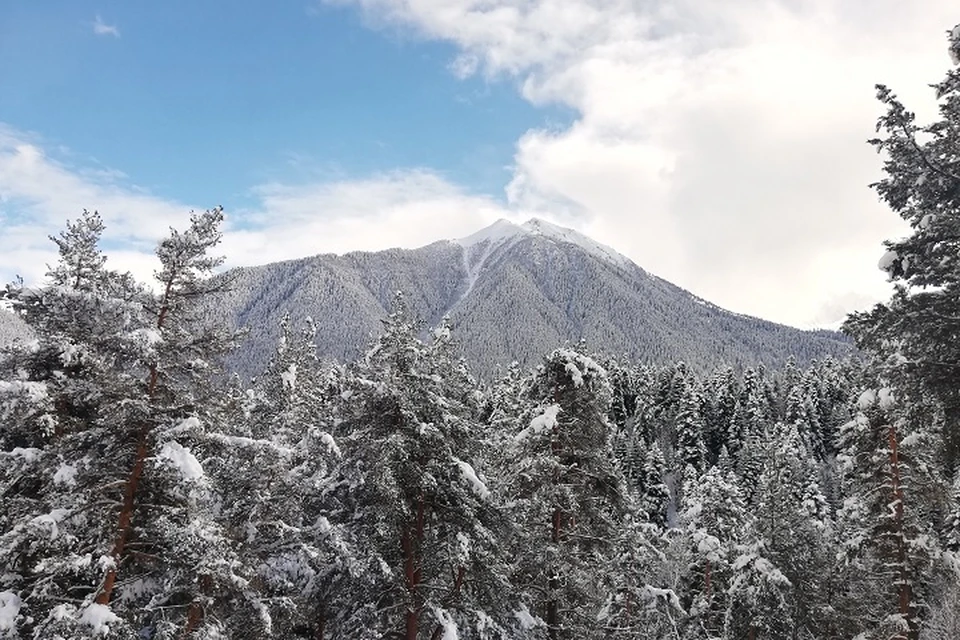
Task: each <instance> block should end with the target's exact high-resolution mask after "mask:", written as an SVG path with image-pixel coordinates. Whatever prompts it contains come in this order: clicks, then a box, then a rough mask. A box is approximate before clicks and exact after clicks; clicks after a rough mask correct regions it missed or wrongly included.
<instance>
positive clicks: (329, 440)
mask: <svg viewBox="0 0 960 640" xmlns="http://www.w3.org/2000/svg"><path fill="white" fill-rule="evenodd" d="M320 442H322V443H323V444H324V445H326V447H327V451H329V452H330V453H332V454H333V455H335V456H337V457H338V458H339V457H340V456H341V455H343V454H342V453H340V447H338V446H337V441H336V440H334V439H333V436H332V435H330V434H329V433H326V432H324V433H323V434H321V436H320Z"/></svg>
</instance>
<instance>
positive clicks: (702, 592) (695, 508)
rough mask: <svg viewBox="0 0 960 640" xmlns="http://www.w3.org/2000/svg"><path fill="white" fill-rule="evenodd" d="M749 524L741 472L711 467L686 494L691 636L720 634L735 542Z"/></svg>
mask: <svg viewBox="0 0 960 640" xmlns="http://www.w3.org/2000/svg"><path fill="white" fill-rule="evenodd" d="M748 524H749V516H748V514H747V511H746V505H745V502H744V498H743V494H742V492H741V491H740V488H739V487H738V486H737V483H736V478H735V477H734V476H733V475H731V474H725V473H724V472H722V471H721V469H720V468H719V467H718V466H714V467H711V468H710V469H708V470H707V471H706V472H705V473H704V474H703V475H702V476H701V477H700V478H699V479H698V480H697V481H696V482H694V483H691V485H690V488H689V489H688V491H687V493H686V494H685V495H684V497H683V503H682V508H681V510H680V514H679V526H680V528H681V531H682V532H683V535H682V537H680V539H679V540H678V542H682V543H683V544H685V545H687V546H688V547H689V552H688V555H689V563H688V566H687V567H685V568H684V573H685V576H684V580H685V583H686V586H685V589H684V591H685V598H684V607H685V608H686V609H687V610H688V611H689V619H688V620H687V623H686V629H685V636H686V637H687V638H691V639H692V638H702V637H716V636H718V635H719V634H720V632H721V631H722V629H723V619H724V612H725V611H726V606H727V602H726V591H727V589H728V587H729V585H730V580H731V565H732V563H733V560H734V558H733V555H734V553H735V546H736V544H737V542H738V541H740V540H741V539H742V538H743V536H744V534H745V532H746V530H747V527H748Z"/></svg>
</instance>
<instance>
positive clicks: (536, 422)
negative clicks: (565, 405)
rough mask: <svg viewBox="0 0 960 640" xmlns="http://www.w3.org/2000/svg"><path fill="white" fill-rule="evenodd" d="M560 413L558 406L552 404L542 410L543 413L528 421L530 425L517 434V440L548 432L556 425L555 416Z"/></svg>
mask: <svg viewBox="0 0 960 640" xmlns="http://www.w3.org/2000/svg"><path fill="white" fill-rule="evenodd" d="M558 413H560V405H558V404H552V405H550V406H548V407H546V408H545V409H544V410H543V413H542V414H540V415H539V416H537V417H536V418H534V419H533V420H531V421H530V425H529V426H528V427H527V428H526V429H524V430H523V431H521V432H520V433H518V434H517V438H516V439H517V440H518V441H519V440H523V439H524V438H526V437H528V436H531V435H537V434H540V433H543V432H544V431H550V430H551V429H553V428H554V427H555V426H556V425H557V414H558Z"/></svg>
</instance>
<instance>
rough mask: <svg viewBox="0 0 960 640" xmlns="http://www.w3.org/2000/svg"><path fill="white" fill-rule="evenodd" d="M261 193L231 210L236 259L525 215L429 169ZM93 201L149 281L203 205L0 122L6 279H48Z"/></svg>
mask: <svg viewBox="0 0 960 640" xmlns="http://www.w3.org/2000/svg"><path fill="white" fill-rule="evenodd" d="M253 194H254V195H255V196H256V200H257V205H256V206H255V207H254V208H253V209H252V210H250V211H227V216H228V217H227V227H226V233H225V234H224V242H223V246H222V247H221V249H222V251H223V253H224V254H225V255H226V256H227V258H228V264H229V265H230V266H240V265H253V264H263V263H265V262H269V261H275V260H284V259H288V258H295V257H302V256H306V255H313V254H317V253H325V252H333V253H343V252H346V251H350V250H378V249H384V248H389V247H398V246H400V247H414V246H420V245H424V244H427V243H429V242H433V241H435V240H438V239H442V238H454V237H461V236H465V235H468V234H470V233H472V232H473V231H476V230H477V229H479V228H480V227H483V226H485V225H488V224H490V223H492V222H493V221H494V220H496V219H497V218H499V217H504V216H507V217H510V216H512V215H515V214H513V213H511V212H508V211H506V210H504V209H503V208H502V207H501V206H499V205H498V204H497V203H496V202H494V201H492V200H491V199H489V198H486V197H483V196H476V195H471V194H468V193H465V192H463V191H462V190H461V189H459V188H457V187H456V186H454V185H452V184H450V183H449V182H447V181H446V180H444V179H443V178H442V177H441V176H439V175H438V174H436V173H433V172H430V171H426V170H410V171H403V172H395V173H390V174H384V175H379V176H373V177H370V178H368V179H366V180H356V181H350V180H341V181H331V182H310V183H304V184H299V185H290V184H281V183H270V184H265V185H261V186H258V187H256V188H255V189H254V190H253ZM210 204H212V203H208V204H207V206H210ZM83 208H88V209H91V210H92V209H96V210H98V211H99V212H100V214H101V216H102V217H103V219H104V223H105V225H106V232H105V234H104V241H105V242H104V245H105V247H106V249H107V253H108V255H109V261H110V262H109V263H110V266H112V267H114V268H118V269H122V270H130V271H132V272H133V273H134V274H136V275H137V276H138V277H140V278H141V279H144V280H148V279H149V278H150V277H151V275H152V273H153V271H154V269H155V268H156V266H157V262H156V259H155V257H154V256H153V248H154V245H155V243H156V241H157V240H159V239H160V238H162V237H163V236H164V235H165V234H166V232H167V230H168V228H169V227H170V226H175V227H182V226H183V225H185V224H186V223H187V220H188V213H189V211H190V209H191V208H193V209H199V208H202V207H196V206H194V207H190V206H188V205H187V204H183V203H178V202H171V201H168V200H165V199H162V198H158V197H156V196H152V195H150V194H149V193H145V192H144V191H143V190H142V189H140V188H137V187H136V186H135V185H131V184H130V183H129V182H127V181H125V176H123V174H122V173H120V172H117V171H112V170H109V169H106V170H104V169H97V170H95V171H91V170H88V169H85V168H83V167H77V166H72V165H70V164H67V163H65V162H64V161H63V160H61V159H58V158H55V157H53V156H52V155H51V154H50V153H48V152H47V151H46V150H45V148H44V145H43V144H42V141H40V140H38V139H37V138H36V137H35V136H30V135H28V134H25V133H23V132H19V131H16V130H14V129H11V128H4V127H2V126H0V228H2V229H3V233H2V234H0V284H2V283H4V282H7V281H9V280H11V279H12V278H13V277H14V276H15V275H21V276H23V277H24V279H25V280H27V281H28V282H35V281H37V280H39V279H40V278H42V276H43V274H44V272H45V271H46V265H47V264H52V263H53V262H54V261H55V259H56V251H55V247H54V245H53V243H52V242H50V241H49V240H48V238H47V236H48V235H50V234H56V233H58V232H59V230H60V229H61V228H62V227H63V225H64V222H65V221H66V220H68V219H74V218H76V217H77V216H78V214H79V213H80V211H81V210H82V209H83Z"/></svg>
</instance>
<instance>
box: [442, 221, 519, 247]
mask: <svg viewBox="0 0 960 640" xmlns="http://www.w3.org/2000/svg"><path fill="white" fill-rule="evenodd" d="M525 234H526V231H525V230H524V228H523V227H521V226H519V225H516V224H514V223H512V222H510V221H509V220H506V219H504V218H500V219H499V220H497V221H496V222H494V223H493V224H492V225H490V226H489V227H485V228H483V229H480V231H477V232H476V233H473V234H470V235H469V236H467V237H466V238H460V239H458V240H454V242H456V243H457V244H459V245H460V246H461V247H463V248H465V249H469V248H471V247H476V246H479V245H482V244H483V243H485V242H488V243H490V244H499V243H500V242H503V241H504V240H513V239H516V238H517V237H518V236H523V235H525Z"/></svg>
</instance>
